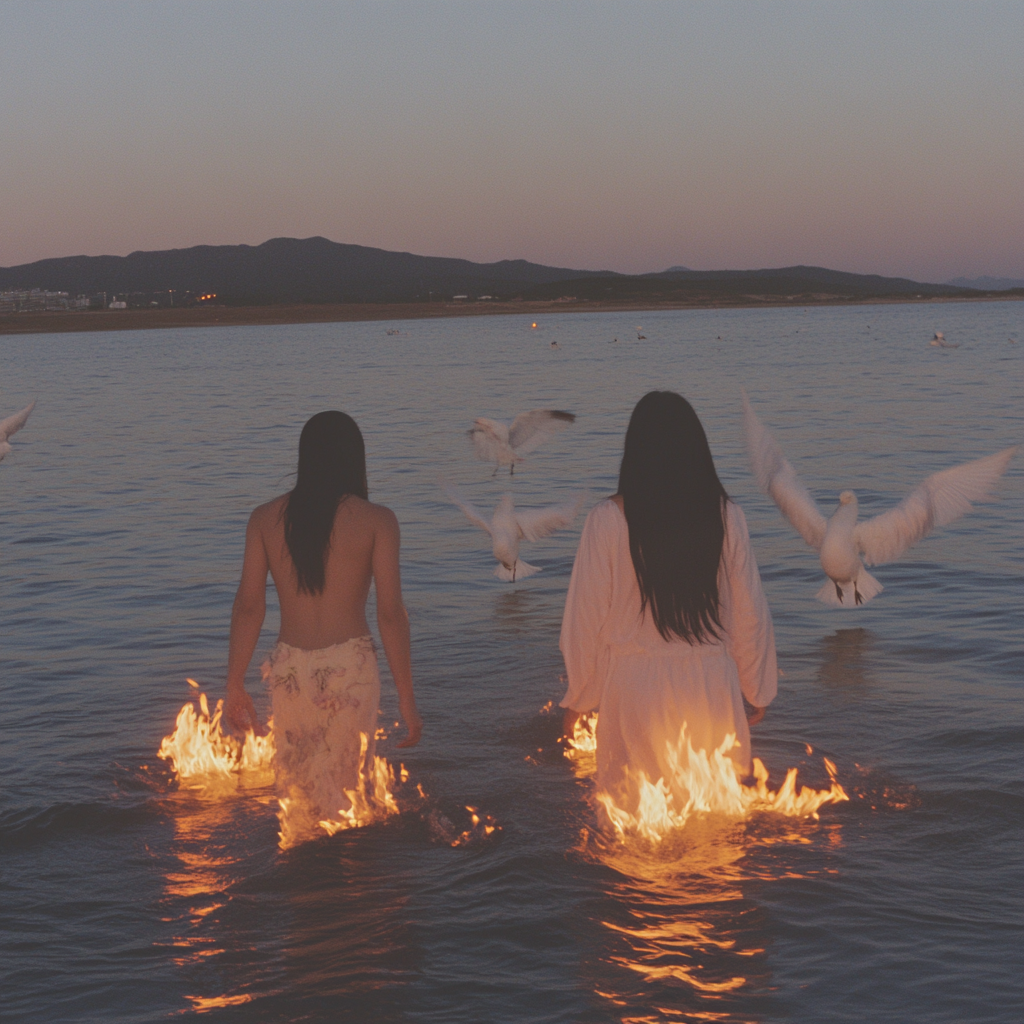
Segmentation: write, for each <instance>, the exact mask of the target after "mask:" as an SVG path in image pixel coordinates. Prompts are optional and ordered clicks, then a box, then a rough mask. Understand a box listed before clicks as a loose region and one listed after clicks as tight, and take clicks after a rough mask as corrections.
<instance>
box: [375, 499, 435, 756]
mask: <svg viewBox="0 0 1024 1024" xmlns="http://www.w3.org/2000/svg"><path fill="white" fill-rule="evenodd" d="M400 544H401V536H400V532H399V529H398V519H397V518H396V517H395V514H394V513H393V512H392V511H391V510H390V509H382V510H381V517H380V521H379V522H378V525H377V530H376V533H375V536H374V542H373V581H374V585H375V586H376V588H377V627H378V628H379V629H380V638H381V640H382V641H383V642H384V653H385V654H386V655H387V659H388V665H389V666H390V667H391V675H392V676H393V677H394V680H395V688H396V689H397V690H398V709H399V711H400V712H401V715H402V721H403V722H405V728H406V730H407V733H406V737H405V739H404V740H402V742H401V743H399V744H398V746H399V747H415V746H416V744H417V743H419V741H420V736H421V735H422V733H423V720H422V719H421V718H420V715H419V712H418V711H417V710H416V695H415V694H414V693H413V685H412V656H411V654H410V650H409V614H408V612H406V610H405V605H404V603H403V602H402V574H401V570H400V568H399V564H398V551H399V547H400Z"/></svg>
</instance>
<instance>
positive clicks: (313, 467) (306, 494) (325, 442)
mask: <svg viewBox="0 0 1024 1024" xmlns="http://www.w3.org/2000/svg"><path fill="white" fill-rule="evenodd" d="M349 494H355V495H357V496H358V497H360V498H366V496H367V491H366V446H365V445H364V444H363V435H362V434H361V433H360V432H359V427H357V426H356V421H355V420H354V419H352V417H351V416H348V415H346V414H345V413H343V412H333V411H332V412H318V413H317V414H316V415H315V416H312V417H310V419H309V420H308V421H307V422H306V425H305V426H304V427H303V428H302V433H301V434H300V435H299V471H298V474H297V478H296V481H295V486H294V487H293V488H292V491H291V493H290V494H289V495H288V503H287V505H285V509H284V539H285V543H286V544H287V545H288V551H289V553H290V554H291V556H292V561H293V562H294V563H295V571H296V572H297V573H298V576H299V591H300V592H305V593H307V594H319V593H321V592H322V591H323V589H324V563H325V562H326V560H327V552H328V549H329V548H330V546H331V531H332V530H333V529H334V516H335V513H336V512H337V511H338V505H339V503H340V502H341V500H342V499H343V498H345V497H346V496H347V495H349Z"/></svg>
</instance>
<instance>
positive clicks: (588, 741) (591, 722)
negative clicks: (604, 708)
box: [563, 711, 597, 779]
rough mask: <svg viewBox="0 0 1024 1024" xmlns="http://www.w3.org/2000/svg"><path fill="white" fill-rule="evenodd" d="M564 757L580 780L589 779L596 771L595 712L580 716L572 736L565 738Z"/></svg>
mask: <svg viewBox="0 0 1024 1024" xmlns="http://www.w3.org/2000/svg"><path fill="white" fill-rule="evenodd" d="M563 752H564V754H565V756H566V757H567V758H568V759H569V761H570V762H571V763H572V768H573V771H574V772H575V773H576V774H577V775H578V776H579V777H580V778H581V779H587V778H590V776H591V775H593V774H594V773H595V772H596V771H597V712H596V711H592V712H590V714H587V715H580V717H579V718H577V719H576V724H575V725H574V726H573V729H572V735H571V736H566V737H565V746H564V748H563Z"/></svg>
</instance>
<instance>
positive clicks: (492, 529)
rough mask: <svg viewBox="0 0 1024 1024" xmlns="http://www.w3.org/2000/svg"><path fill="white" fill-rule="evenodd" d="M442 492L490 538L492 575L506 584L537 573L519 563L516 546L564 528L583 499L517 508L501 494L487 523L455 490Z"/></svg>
mask: <svg viewBox="0 0 1024 1024" xmlns="http://www.w3.org/2000/svg"><path fill="white" fill-rule="evenodd" d="M444 490H445V493H446V494H447V495H448V497H449V498H451V500H452V501H453V502H454V503H455V504H456V505H458V506H459V508H460V509H462V512H463V514H464V515H465V517H466V518H467V519H468V520H469V521H470V522H471V523H472V524H473V525H474V526H479V527H480V529H481V530H484V531H486V532H487V533H489V534H490V535H491V549H492V551H493V552H494V557H495V558H496V559H497V560H498V564H497V565H496V566H495V567H494V575H495V576H497V577H498V579H499V580H504V581H505V582H506V583H515V581H516V580H523V579H526V577H527V576H532V575H533V574H534V573H535V572H540V568H539V567H538V566H536V565H530V564H528V563H527V562H523V561H521V560H520V558H519V544H520V543H521V542H522V541H524V540H540V539H541V538H542V537H547V536H549V535H550V534H552V533H554V532H555V530H560V529H562V527H564V526H568V525H569V524H570V523H571V522H572V521H573V520H574V519H575V518H576V516H577V515H578V514H579V511H580V506H581V505H582V504H583V497H584V496H583V495H582V494H581V495H580V496H579V497H577V498H576V500H575V501H574V502H568V503H566V504H563V505H549V506H548V507H547V508H531V509H517V508H516V507H515V505H514V504H513V503H512V495H511V494H505V495H503V496H502V498H501V501H499V502H498V505H497V508H495V510H494V515H492V516H491V521H490V522H488V521H487V520H486V519H485V518H484V513H482V512H481V511H480V510H479V509H478V508H476V506H474V505H472V504H471V503H470V502H468V501H466V499H465V498H463V497H462V495H461V494H459V493H458V491H456V490H453V489H452V488H451V487H448V486H445V488H444Z"/></svg>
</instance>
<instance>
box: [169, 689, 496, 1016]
mask: <svg viewBox="0 0 1024 1024" xmlns="http://www.w3.org/2000/svg"><path fill="white" fill-rule="evenodd" d="M189 684H190V685H191V686H193V687H194V688H195V689H198V687H197V685H196V684H195V683H194V682H193V681H192V680H189ZM222 715H223V706H222V702H218V703H217V705H216V708H215V709H214V710H213V712H212V713H211V711H210V707H209V702H208V701H207V698H206V695H205V694H204V693H198V695H197V697H196V701H195V703H192V702H189V703H188V704H185V705H184V707H182V709H181V711H180V712H179V714H178V716H177V720H176V723H175V729H174V732H173V733H172V734H171V735H169V736H166V737H165V738H164V740H163V742H162V744H161V746H160V751H159V753H158V756H159V757H161V758H162V759H164V760H167V761H169V762H170V764H171V768H172V771H173V774H174V777H175V779H176V781H177V784H178V785H177V787H176V789H175V790H173V791H172V792H171V793H170V795H169V800H170V803H171V808H170V809H171V819H172V821H173V827H174V840H173V844H172V848H171V855H172V858H173V861H172V863H171V864H169V865H168V867H167V868H166V870H165V871H164V878H165V908H166V911H167V914H168V916H166V917H165V918H164V920H165V921H166V922H168V923H171V924H172V925H173V929H174V932H175V934H174V936H173V938H172V939H171V941H170V943H169V945H170V951H171V960H172V962H173V963H174V964H175V965H176V966H177V967H179V968H180V969H182V971H183V972H184V974H185V976H186V978H187V984H188V987H189V989H190V990H191V991H199V992H202V993H204V994H197V995H186V996H185V999H186V1000H187V1002H188V1003H189V1007H188V1011H190V1012H193V1013H206V1012H209V1011H213V1010H219V1009H222V1008H225V1007H233V1006H241V1005H243V1004H246V1003H249V1002H251V1001H253V1000H255V999H257V998H258V999H259V1000H260V1003H261V1006H264V1007H267V1008H268V1009H269V1008H272V1007H273V1005H274V1001H275V999H276V998H278V993H279V992H281V991H282V984H281V982H282V979H284V990H288V991H291V992H293V993H294V992H301V991H303V990H304V989H311V990H312V991H315V992H317V993H319V995H320V997H323V995H324V993H325V992H326V991H327V990H333V991H336V994H337V995H338V997H339V998H341V997H342V995H343V994H345V993H347V994H348V995H351V994H352V993H353V992H356V991H359V990H360V989H376V988H379V987H380V984H381V983H380V982H378V981H376V980H373V978H374V976H375V964H376V963H377V962H378V961H380V962H386V961H387V959H388V956H389V955H390V954H388V953H387V951H388V950H390V949H392V948H393V947H394V948H395V949H400V948H401V944H399V945H398V946H394V942H393V939H394V935H393V934H392V933H393V930H394V916H393V915H392V914H390V913H385V910H388V909H390V908H393V907H395V906H397V905H399V904H400V903H401V902H403V900H401V899H400V900H399V901H398V903H396V900H395V897H394V895H393V894H392V893H391V892H390V891H389V892H387V893H385V892H382V891H380V890H381V889H382V888H386V886H382V885H381V884H380V880H379V879H377V878H375V877H374V876H373V872H374V868H375V867H376V865H377V858H376V856H375V855H374V854H373V852H372V846H373V844H374V841H373V840H370V841H369V842H368V845H367V850H369V851H370V852H368V853H367V854H366V856H364V857H361V858H360V857H359V856H358V854H357V856H356V861H353V860H352V858H351V856H348V857H346V856H344V855H343V856H342V858H341V859H340V860H339V857H338V852H337V849H336V848H335V849H334V850H333V852H331V853H329V854H328V855H327V856H326V857H325V856H324V855H323V853H322V851H321V852H317V846H318V844H301V845H299V847H298V849H296V851H295V853H294V854H293V856H298V857H300V858H302V859H304V860H307V859H308V860H309V862H310V866H311V867H312V870H311V871H310V872H309V877H308V878H306V875H305V874H304V873H303V872H300V875H301V876H302V881H301V883H300V886H306V887H308V888H310V889H311V890H313V891H308V892H307V891H302V892H290V891H289V892H286V893H282V894H279V895H280V896H282V897H283V898H282V899H279V900H277V901H274V899H273V897H272V896H270V895H269V894H267V893H264V896H263V899H262V901H261V902H262V903H265V902H266V901H267V900H268V899H270V900H271V902H278V903H279V905H280V906H279V909H280V911H281V913H280V914H279V915H278V917H277V920H276V921H275V926H274V927H273V928H271V929H268V928H267V922H266V921H265V920H260V921H254V920H252V916H253V907H252V906H250V903H251V901H250V900H248V899H247V898H246V896H245V895H244V894H242V895H239V893H240V891H241V890H243V889H245V887H246V886H247V885H250V884H251V880H252V875H253V872H254V870H256V871H258V872H260V873H261V874H262V875H263V878H264V882H265V881H266V872H267V871H268V870H269V871H271V872H272V871H273V870H274V858H273V857H270V861H269V862H267V859H268V856H269V851H268V850H267V849H266V847H265V844H263V843H255V844H254V843H252V841H251V838H250V837H251V835H252V834H253V832H254V830H255V829H258V828H259V827H260V824H261V822H262V823H264V824H266V825H269V823H270V820H272V818H273V815H274V813H275V811H276V812H277V816H278V820H279V823H280V824H281V827H282V833H286V832H287V828H288V812H289V806H288V804H289V800H288V798H281V799H278V797H277V795H276V793H275V791H274V783H275V769H274V753H275V747H274V734H273V723H272V722H271V723H270V728H269V730H268V733H267V735H266V736H262V737H260V736H256V735H255V734H253V733H252V732H250V733H248V734H247V735H246V736H245V737H244V738H243V739H242V740H238V739H236V738H235V737H233V736H231V735H230V734H228V733H225V732H224V731H223V730H222V728H221V718H222ZM385 738H386V732H385V730H378V733H377V739H378V740H380V739H385ZM361 741H362V754H361V757H360V763H364V761H365V762H366V768H367V771H366V777H365V778H361V779H360V785H359V786H358V787H357V789H355V790H351V791H349V790H346V796H348V798H349V800H350V807H349V808H348V809H339V811H338V819H337V820H336V821H335V820H329V821H321V822H319V825H320V827H321V828H322V830H323V834H324V835H325V836H326V835H334V834H336V833H337V832H339V831H344V830H348V829H352V828H356V827H358V826H362V825H366V824H370V823H371V822H374V821H378V820H382V819H384V818H386V817H389V816H391V815H395V814H398V813H399V807H398V803H397V802H396V799H395V792H396V789H398V788H400V787H401V785H402V784H403V783H405V782H407V780H408V772H407V771H406V770H405V768H404V766H402V765H399V766H398V772H397V778H396V772H395V770H394V769H393V768H392V767H391V765H390V764H388V762H387V761H386V760H385V759H384V758H381V757H374V758H373V760H372V763H371V762H370V761H369V759H368V758H366V757H365V755H366V752H367V748H368V739H367V737H366V736H362V737H361ZM414 792H415V793H416V795H417V796H418V798H419V800H420V801H422V800H423V798H424V794H423V791H422V788H421V787H420V786H417V787H415V790H414ZM413 799H415V798H413ZM485 818H486V816H485ZM472 822H473V823H472V826H471V831H472V833H473V835H475V834H476V832H477V831H481V832H483V831H484V830H486V831H487V833H488V834H489V833H490V832H493V831H494V830H495V827H494V826H493V825H492V823H490V819H489V818H487V819H486V820H481V819H480V817H479V816H477V815H476V814H473V815H472ZM282 833H279V838H280V840H281V841H280V844H279V846H280V848H281V849H282V850H287V849H289V848H291V847H292V846H294V845H296V844H294V843H293V842H291V841H289V837H288V836H287V835H286V834H282ZM468 835H469V833H466V836H468ZM463 838H465V837H463ZM452 845H459V841H458V840H456V842H455V843H453V844H452ZM307 847H311V849H309V848H307ZM359 849H362V847H359ZM254 858H255V859H256V860H257V861H262V862H267V863H260V864H258V865H255V866H254V864H253V859H254ZM363 860H365V861H366V864H361V862H362V861H363ZM357 861H358V862H359V864H357ZM360 864H361V866H362V870H361V872H359V871H357V872H356V873H357V874H361V875H362V876H364V877H363V881H364V882H365V883H366V884H364V885H355V884H354V878H355V874H354V873H353V871H354V869H355V868H358V867H359V865H360ZM288 876H289V878H292V879H294V875H293V874H292V873H288ZM335 876H337V877H335ZM375 890H376V891H375ZM332 902H333V903H341V904H343V905H344V906H343V909H342V910H340V911H339V913H338V914H334V913H331V912H330V907H331V904H332ZM363 904H366V906H364V905H363ZM260 916H262V915H260ZM355 918H360V919H362V920H364V922H365V928H364V929H363V930H362V932H360V931H358V930H357V931H355V932H352V933H349V932H348V931H347V930H346V933H345V934H346V938H345V939H344V940H341V939H339V938H338V937H337V935H336V932H337V924H338V921H339V920H346V921H347V924H348V925H349V926H350V925H352V924H353V921H354V920H355ZM381 929H384V931H385V932H387V933H388V935H389V936H390V937H389V938H385V939H380V936H377V939H380V941H375V934H376V933H377V932H379V931H380V930H381ZM274 933H276V934H274ZM325 934H326V935H327V936H329V937H330V942H328V943H326V944H325V941H324V939H325ZM339 943H340V944H341V945H345V944H346V943H347V944H348V946H349V947H351V948H347V950H346V952H345V953H344V955H343V956H341V959H342V960H343V961H344V965H339V964H338V963H336V962H335V961H336V960H337V958H338V957H339V955H340V954H339V952H338V948H337V947H339ZM360 943H362V944H360ZM261 950H262V951H263V955H262V956H259V954H260V951H261ZM271 950H273V952H271ZM254 958H258V959H259V960H260V962H261V964H262V967H261V969H260V970H259V971H257V972H252V971H251V967H250V969H249V970H246V972H245V974H244V975H242V976H240V977H237V978H233V977H232V973H233V969H234V967H235V965H240V964H246V963H248V964H250V965H251V964H252V962H253V960H254ZM325 958H326V959H327V960H328V961H330V962H329V963H325V962H323V961H324V959H325ZM392 959H393V957H392ZM398 973H399V974H400V973H401V972H400V971H399V972H398ZM293 975H295V976H296V977H292V976H293ZM393 976H394V975H393ZM211 990H212V991H213V993H214V994H206V993H210V992H211ZM291 1001H292V1003H294V1001H295V1000H294V996H293V997H292V1000H291Z"/></svg>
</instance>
